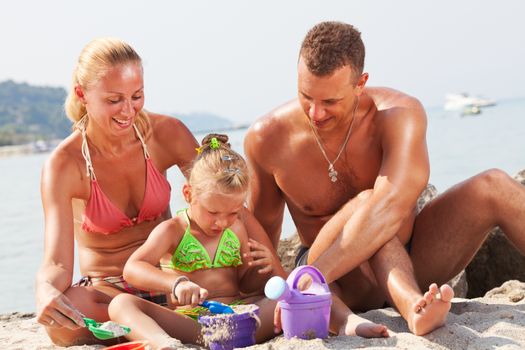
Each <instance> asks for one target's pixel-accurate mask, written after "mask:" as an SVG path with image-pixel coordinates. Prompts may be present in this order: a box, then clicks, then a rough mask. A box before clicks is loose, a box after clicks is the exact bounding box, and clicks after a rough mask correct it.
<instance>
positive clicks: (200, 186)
mask: <svg viewBox="0 0 525 350" xmlns="http://www.w3.org/2000/svg"><path fill="white" fill-rule="evenodd" d="M227 141H228V137H227V136H226V135H208V136H207V137H205V138H204V140H203V142H202V146H201V147H200V148H199V149H198V152H199V155H198V156H197V159H196V160H195V162H194V165H193V168H192V170H191V174H190V177H189V181H188V183H186V184H185V185H184V186H183V189H182V193H183V195H184V198H185V199H186V201H187V202H188V204H189V208H188V209H185V210H180V211H178V212H177V215H176V216H175V217H174V218H172V219H170V220H167V221H164V222H163V223H161V224H159V225H158V226H157V227H156V228H155V229H154V230H153V231H152V233H151V234H150V235H149V237H148V239H147V241H146V242H145V243H144V245H142V246H141V247H140V248H139V249H137V250H136V251H135V253H134V254H133V255H132V256H131V257H130V258H129V260H128V262H127V263H126V266H125V268H124V278H125V279H126V281H128V282H129V283H131V284H133V285H134V286H136V287H137V288H143V289H147V290H154V291H160V292H165V293H166V294H167V295H169V296H171V298H168V299H171V300H168V301H169V305H170V306H171V308H179V309H180V307H182V306H188V305H191V306H192V307H195V306H197V305H198V304H199V303H202V302H203V301H204V300H205V299H209V300H216V301H220V302H222V303H226V304H229V303H233V302H236V303H237V302H240V303H243V304H251V303H254V304H256V305H258V306H259V317H260V320H261V326H260V327H259V328H258V330H257V334H256V339H257V341H258V342H260V341H264V340H266V339H269V338H271V337H273V336H274V335H275V334H274V328H273V315H274V309H275V302H274V301H271V300H269V299H266V298H263V297H262V296H261V295H258V296H253V294H254V292H259V293H260V294H262V293H261V292H260V291H261V290H262V288H263V287H264V284H265V283H266V281H267V280H268V278H270V277H271V276H272V275H274V274H278V275H281V276H282V277H285V276H284V271H283V269H282V267H281V265H280V263H279V261H278V258H277V256H276V254H275V252H273V251H271V250H270V249H269V248H267V247H265V246H264V245H262V244H260V243H258V242H256V241H254V240H251V239H248V235H247V232H246V228H245V226H244V224H243V222H242V220H241V218H240V215H242V211H243V210H244V203H245V200H246V195H247V191H248V182H249V178H248V169H247V166H246V163H245V161H244V159H243V158H242V157H241V156H240V155H239V154H237V153H236V152H234V151H233V150H231V149H230V147H229V144H228V143H227ZM159 261H160V265H161V268H162V270H161V269H158V268H157V266H158V264H159ZM241 292H242V293H241ZM250 293H251V294H252V295H251V296H249V295H250ZM179 311H180V310H179ZM109 313H110V317H111V319H112V320H114V321H117V322H119V323H121V324H124V325H126V326H129V327H130V328H131V329H132V332H131V333H130V334H129V335H128V338H130V339H133V340H135V339H146V340H148V341H149V342H150V344H151V345H152V346H153V347H154V348H156V349H168V348H170V339H171V346H173V347H175V346H176V345H177V342H173V341H174V339H173V338H176V339H178V340H180V341H182V342H183V343H193V344H195V343H197V342H198V338H199V335H200V333H201V327H200V325H199V324H198V322H196V321H195V320H194V319H193V318H191V317H188V316H186V315H184V314H183V313H181V312H174V311H172V310H171V309H170V308H165V307H162V306H159V305H157V304H154V303H150V302H148V301H145V300H143V299H140V298H137V297H134V296H132V295H130V294H121V295H118V296H117V297H116V298H115V299H113V301H112V303H111V304H110V308H109ZM178 345H179V346H180V343H178Z"/></svg>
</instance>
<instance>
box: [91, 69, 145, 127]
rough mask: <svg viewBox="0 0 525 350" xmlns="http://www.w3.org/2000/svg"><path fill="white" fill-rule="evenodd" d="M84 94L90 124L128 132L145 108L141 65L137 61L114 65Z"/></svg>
mask: <svg viewBox="0 0 525 350" xmlns="http://www.w3.org/2000/svg"><path fill="white" fill-rule="evenodd" d="M82 93H83V97H81V100H82V101H83V102H84V103H85V106H86V110H87V112H88V116H89V122H90V124H91V123H94V124H95V125H96V126H98V128H101V129H102V130H104V131H105V132H107V133H109V134H112V135H115V136H118V135H121V134H122V133H125V132H128V131H129V129H130V128H131V126H132V125H133V122H134V119H135V118H136V117H137V115H138V113H139V112H140V111H141V110H142V108H143V107H144V79H143V73H142V66H141V64H140V63H134V62H130V63H126V64H121V65H117V66H114V67H112V68H111V69H109V70H108V71H107V73H106V74H105V75H103V76H102V77H101V78H100V79H99V80H98V81H96V82H94V83H93V84H91V85H90V86H88V87H87V88H86V89H82Z"/></svg>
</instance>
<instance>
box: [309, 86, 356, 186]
mask: <svg viewBox="0 0 525 350" xmlns="http://www.w3.org/2000/svg"><path fill="white" fill-rule="evenodd" d="M357 106H359V96H357V100H356V101H355V106H354V111H353V112H352V122H351V123H350V127H349V128H348V132H347V134H346V138H345V140H344V142H343V144H342V145H341V149H339V153H337V156H336V157H335V159H334V161H333V162H331V161H330V159H328V156H327V155H326V152H325V150H324V148H323V145H322V144H321V139H320V137H319V135H318V134H317V131H315V128H314V126H313V125H312V122H311V121H310V120H308V122H309V124H310V128H312V132H313V133H314V136H315V141H317V144H318V145H319V148H320V149H321V153H322V154H323V156H324V159H326V161H327V162H328V177H329V178H330V181H332V182H336V181H337V170H335V169H334V165H335V162H337V161H338V160H339V157H340V156H341V154H343V150H344V149H345V148H346V144H347V143H348V140H349V139H350V134H352V128H353V126H354V121H355V111H356V110H357Z"/></svg>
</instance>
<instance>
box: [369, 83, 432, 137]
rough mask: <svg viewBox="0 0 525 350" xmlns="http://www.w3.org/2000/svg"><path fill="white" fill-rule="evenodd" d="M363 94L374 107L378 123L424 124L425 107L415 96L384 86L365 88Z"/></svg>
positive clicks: (386, 125) (384, 124)
mask: <svg viewBox="0 0 525 350" xmlns="http://www.w3.org/2000/svg"><path fill="white" fill-rule="evenodd" d="M365 94H366V96H367V97H369V98H370V100H371V103H372V105H373V107H374V108H375V109H376V112H375V113H374V115H375V119H376V121H377V122H378V123H379V125H383V126H385V127H388V125H398V126H399V125H406V124H407V123H417V124H423V125H426V113H425V109H424V107H423V105H422V104H421V102H420V101H419V100H418V99H417V98H416V97H414V96H410V95H408V94H406V93H404V92H401V91H398V90H394V89H391V88H386V87H372V88H367V89H366V90H365Z"/></svg>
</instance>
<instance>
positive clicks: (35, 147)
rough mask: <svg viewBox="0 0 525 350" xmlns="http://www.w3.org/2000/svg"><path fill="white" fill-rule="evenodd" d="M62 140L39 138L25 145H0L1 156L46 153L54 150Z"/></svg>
mask: <svg viewBox="0 0 525 350" xmlns="http://www.w3.org/2000/svg"><path fill="white" fill-rule="evenodd" d="M61 141H62V140H61V139H53V140H49V141H44V140H39V141H36V142H31V143H26V144H23V145H10V146H1V147H0V158H8V157H13V156H19V155H27V154H36V153H46V152H50V151H52V150H53V149H54V148H55V147H56V146H57V145H58V144H59V143H60V142H61Z"/></svg>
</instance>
